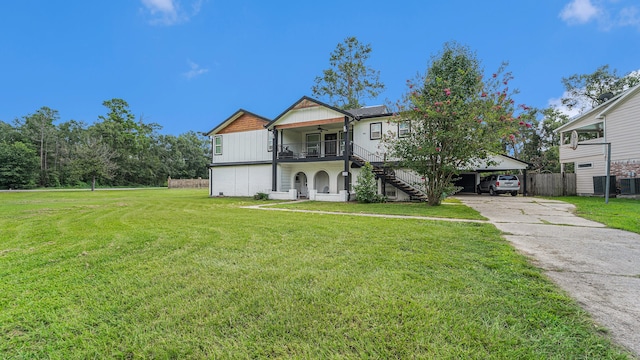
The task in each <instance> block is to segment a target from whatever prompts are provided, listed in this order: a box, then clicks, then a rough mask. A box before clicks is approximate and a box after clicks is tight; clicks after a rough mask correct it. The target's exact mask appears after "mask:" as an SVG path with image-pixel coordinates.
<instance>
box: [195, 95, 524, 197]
mask: <svg viewBox="0 0 640 360" xmlns="http://www.w3.org/2000/svg"><path fill="white" fill-rule="evenodd" d="M391 120H392V114H390V113H389V112H388V111H387V109H386V107H385V106H371V107H364V108H361V109H357V110H349V111H345V110H341V109H338V108H336V107H333V106H330V105H327V104H324V103H322V102H320V101H318V100H315V99H312V98H309V97H306V96H305V97H302V98H301V99H300V100H298V101H296V102H295V103H294V104H293V105H291V106H290V107H289V108H288V109H286V110H285V111H284V112H282V114H280V115H278V116H277V117H276V118H275V119H273V120H269V119H267V118H264V117H262V116H259V115H256V114H253V113H251V112H249V111H246V110H242V109H241V110H238V111H237V112H235V113H234V114H233V115H232V116H231V117H229V118H228V119H226V120H225V121H223V122H222V123H221V124H220V125H218V126H216V127H215V128H213V129H212V130H211V131H209V132H208V133H207V134H206V135H207V136H209V137H210V138H211V141H212V162H211V164H210V165H209V179H210V181H209V184H210V185H209V193H210V195H211V196H252V195H254V194H256V193H258V192H264V193H268V194H269V197H270V198H272V199H291V200H293V199H298V198H307V199H311V200H320V201H348V200H349V199H350V198H352V197H351V194H352V191H353V187H352V186H353V182H354V181H355V180H356V179H357V177H358V175H359V172H360V168H361V167H362V166H363V165H364V163H365V162H370V163H371V164H372V165H373V167H374V171H375V172H376V175H377V176H378V179H379V181H378V190H379V193H381V194H385V195H386V196H387V197H388V198H389V199H390V200H399V201H401V200H410V199H424V194H423V193H422V192H421V191H420V190H419V189H417V188H416V187H415V186H414V184H415V183H417V182H421V181H424V180H423V179H421V178H419V177H418V176H416V175H415V174H413V173H412V172H410V171H404V170H399V169H395V170H392V169H390V168H389V167H387V166H385V164H388V163H389V160H390V159H388V158H386V155H385V153H384V147H383V144H382V138H383V136H384V135H386V134H393V136H406V135H408V134H409V133H410V131H411V128H410V126H409V123H400V124H398V123H395V122H393V121H391ZM491 164H492V166H491V167H490V168H489V167H487V166H485V165H482V164H479V165H478V167H477V168H476V169H474V170H473V171H470V172H469V173H466V174H463V175H462V176H461V179H460V180H459V186H461V187H463V188H464V189H465V191H467V192H475V186H476V185H477V184H478V181H479V174H478V171H504V170H507V169H510V170H514V169H526V167H527V164H526V163H524V162H521V161H518V160H516V159H513V158H509V157H506V156H496V157H495V158H494V161H493V162H491Z"/></svg>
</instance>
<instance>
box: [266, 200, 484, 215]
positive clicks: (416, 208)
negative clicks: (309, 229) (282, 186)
mask: <svg viewBox="0 0 640 360" xmlns="http://www.w3.org/2000/svg"><path fill="white" fill-rule="evenodd" d="M271 207H276V208H283V209H297V210H315V211H329V212H341V213H358V214H385V215H409V216H425V217H437V218H454V219H470V220H487V219H486V218H485V217H484V216H482V215H480V213H479V212H477V211H475V210H473V209H472V208H470V207H467V206H462V205H461V204H460V202H459V201H458V200H455V199H452V200H448V201H447V202H445V203H444V204H443V205H441V206H428V205H427V204H426V203H415V202H410V203H409V202H407V203H397V202H388V203H378V204H361V203H357V202H348V203H346V202H323V201H304V202H295V203H282V204H278V205H275V206H271Z"/></svg>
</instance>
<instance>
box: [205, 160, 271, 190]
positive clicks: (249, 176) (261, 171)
mask: <svg viewBox="0 0 640 360" xmlns="http://www.w3.org/2000/svg"><path fill="white" fill-rule="evenodd" d="M209 181H210V184H211V194H210V195H211V196H218V195H220V193H222V195H224V196H253V195H255V194H256V193H258V192H265V193H268V192H269V191H270V189H271V165H237V166H218V167H213V168H211V173H210V180H209Z"/></svg>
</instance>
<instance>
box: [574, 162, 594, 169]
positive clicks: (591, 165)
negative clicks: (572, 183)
mask: <svg viewBox="0 0 640 360" xmlns="http://www.w3.org/2000/svg"><path fill="white" fill-rule="evenodd" d="M592 167H593V163H581V164H578V169H590V168H592Z"/></svg>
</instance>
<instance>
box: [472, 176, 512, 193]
mask: <svg viewBox="0 0 640 360" xmlns="http://www.w3.org/2000/svg"><path fill="white" fill-rule="evenodd" d="M476 190H477V193H478V195H480V194H482V193H483V192H488V193H489V194H490V195H491V196H495V195H499V194H511V196H516V195H518V191H519V190H520V180H519V179H518V177H517V176H515V175H489V176H487V177H484V178H482V179H480V184H478V187H477V189H476Z"/></svg>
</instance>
